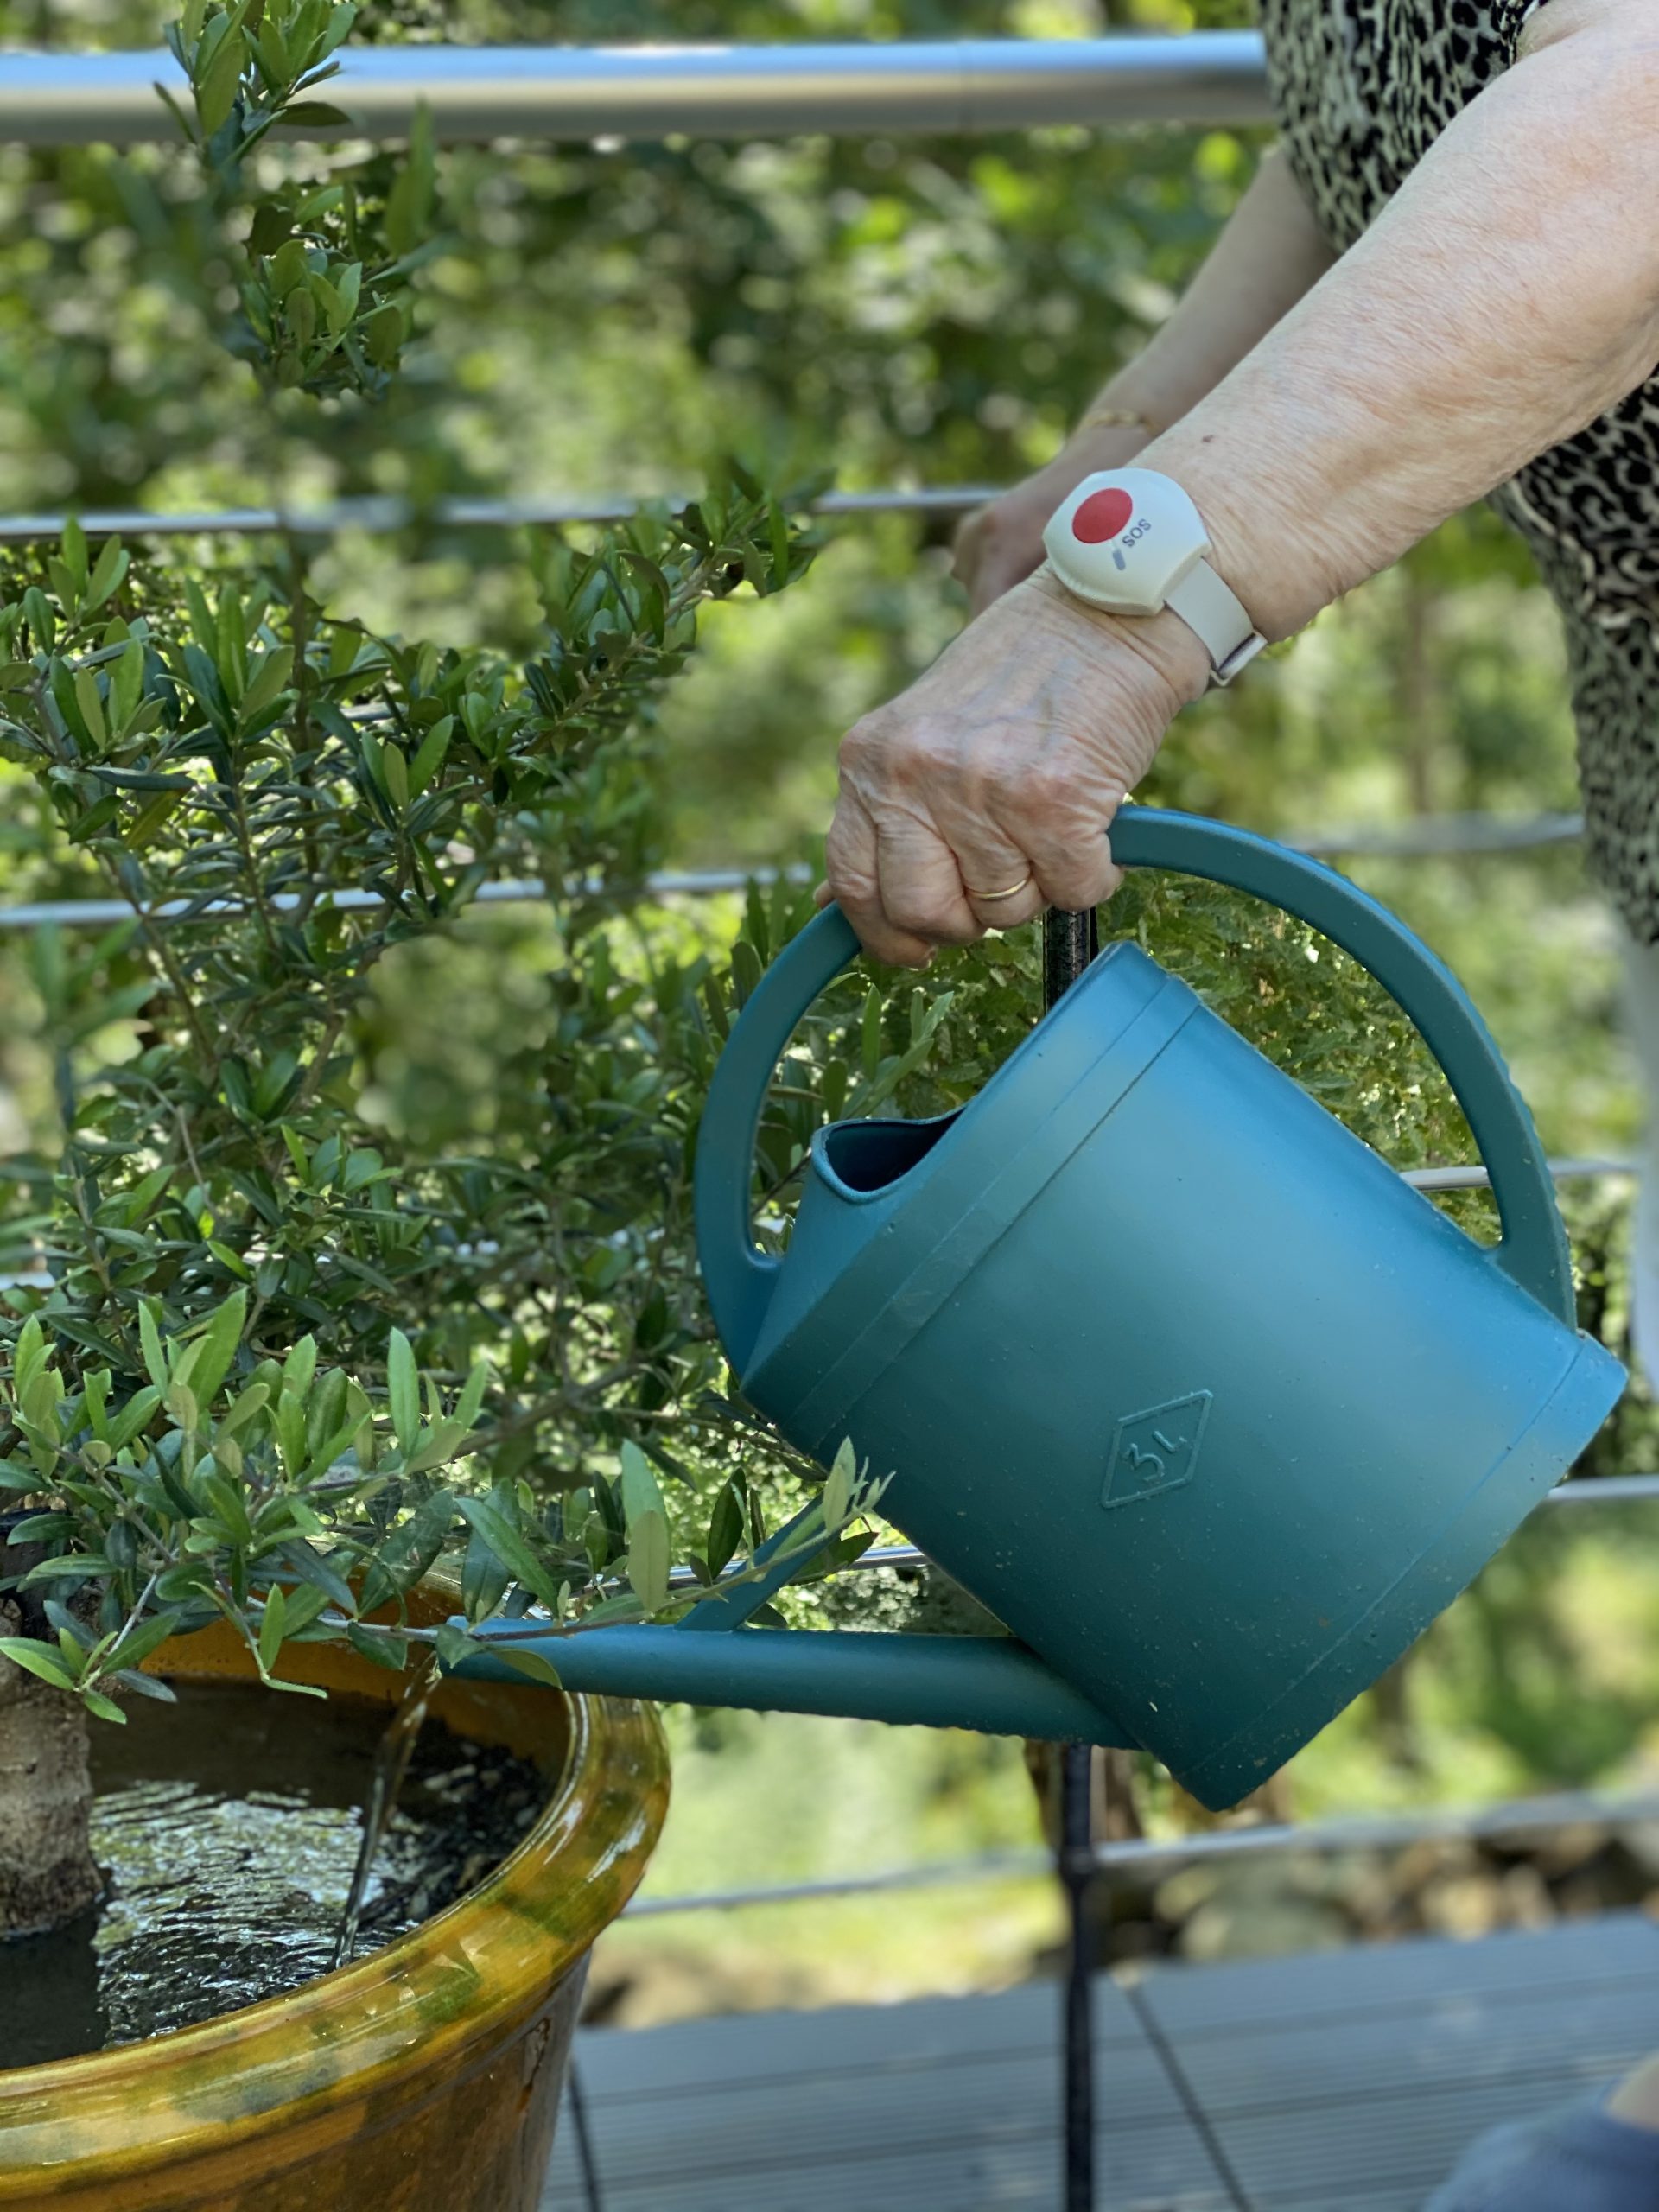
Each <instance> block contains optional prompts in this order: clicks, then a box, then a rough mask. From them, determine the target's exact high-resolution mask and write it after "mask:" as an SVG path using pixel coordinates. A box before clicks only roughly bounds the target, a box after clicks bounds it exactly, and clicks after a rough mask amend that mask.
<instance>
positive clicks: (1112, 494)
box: [1071, 485, 1135, 545]
mask: <svg viewBox="0 0 1659 2212" xmlns="http://www.w3.org/2000/svg"><path fill="white" fill-rule="evenodd" d="M1134 512H1135V501H1134V500H1133V499H1131V498H1130V497H1129V495H1128V493H1127V492H1120V491H1119V490H1118V489H1117V487H1116V485H1113V486H1109V487H1108V488H1107V489H1106V490H1105V491H1103V492H1091V493H1090V494H1089V497H1088V498H1087V499H1085V500H1084V502H1083V504H1082V505H1081V506H1079V507H1078V509H1077V512H1076V514H1074V515H1073V516H1072V518H1071V535H1072V537H1075V538H1076V539H1077V542H1078V543H1079V544H1082V545H1103V544H1104V543H1106V540H1107V539H1108V538H1109V537H1119V536H1121V535H1122V532H1123V531H1124V530H1126V529H1127V528H1128V521H1129V518H1130V516H1131V515H1132V514H1133V513H1134Z"/></svg>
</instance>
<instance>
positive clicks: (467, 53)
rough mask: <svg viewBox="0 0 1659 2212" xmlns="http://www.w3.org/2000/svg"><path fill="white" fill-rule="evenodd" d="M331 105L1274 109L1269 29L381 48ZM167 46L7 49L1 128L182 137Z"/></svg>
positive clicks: (441, 127)
mask: <svg viewBox="0 0 1659 2212" xmlns="http://www.w3.org/2000/svg"><path fill="white" fill-rule="evenodd" d="M343 62H344V66H343V67H342V68H341V70H340V74H339V75H338V76H337V77H334V78H333V79H330V80H329V83H328V86H327V100H328V103H329V105H331V106H335V107H339V108H341V109H343V110H344V111H346V113H347V114H348V115H349V116H350V117H351V118H352V125H351V129H350V130H349V131H342V130H340V126H339V125H337V124H335V125H327V124H310V125H306V126H303V127H302V129H301V130H298V131H296V132H294V133H292V134H291V135H293V136H296V137H305V136H308V137H333V138H339V137H359V138H370V139H381V138H401V137H407V135H408V132H409V127H410V120H411V118H412V117H413V116H414V113H415V111H416V107H417V106H420V105H424V106H426V107H428V108H429V110H430V111H431V114H432V118H433V123H434V125H435V130H436V133H437V136H438V137H440V138H442V139H444V140H448V141H451V142H454V141H460V140H474V139H488V138H528V139H536V140H541V141H543V142H545V141H548V140H560V139H563V140H587V141H592V140H594V139H611V140H617V141H622V140H627V139H652V138H664V137H677V136H680V135H695V136H696V137H704V138H710V137H714V138H771V137H785V136H790V135H793V134H796V133H799V132H821V133H828V134H829V135H831V136H835V137H846V136H849V135H854V136H856V135H862V134H864V133H880V134H883V135H893V134H895V133H899V132H910V131H932V132H940V131H944V132H953V131H963V130H967V131H977V130H1033V129H1035V128H1038V127H1039V126H1041V125H1045V124H1084V125H1087V126H1089V127H1090V128H1095V129H1103V128H1107V127H1111V126H1118V125H1122V124H1141V123H1161V124H1249V123H1264V122H1267V121H1268V120H1269V119H1270V117H1269V109H1268V96H1267V79H1266V68H1265V64H1264V61H1263V57H1262V41H1261V40H1260V39H1259V38H1258V37H1257V36H1256V35H1255V33H1254V32H1251V31H1202V32H1191V33H1188V34H1186V35H1184V36H1179V37H1159V36H1148V37H1117V38H1103V39H961V40H951V41H938V42H926V41H896V42H893V43H891V44H882V45H860V46H852V45H847V46H841V45H837V46H826V45H801V46H664V47H585V48H584V47H548V46H523V47H518V46H512V47H490V46H381V47H367V48H358V49H356V50H354V51H353V52H350V53H348V54H346V55H345V56H344V57H343ZM158 84H162V85H165V86H167V87H168V90H169V92H172V93H173V94H174V96H175V98H177V99H181V100H188V96H189V95H188V87H187V86H186V82H185V79H184V75H183V73H182V71H181V70H180V68H179V67H178V65H177V64H176V63H175V61H174V60H173V58H172V56H171V55H170V54H167V53H164V52H160V51H157V52H144V53H138V54H132V53H125V54H35V53H28V54H25V53H14V54H0V139H10V140H12V141H21V142H22V143H28V144H32V145H50V146H66V145H82V144H87V143H95V142H96V143H116V144H132V143H137V142H141V141H144V140H152V141H154V140H161V141H169V142H170V141H175V140H176V139H177V137H178V125H177V124H176V123H175V120H174V118H173V117H172V116H171V115H170V114H169V112H168V109H167V107H166V105H164V103H163V102H162V100H161V99H160V98H159V97H158V96H157V92H156V86H157V85H158Z"/></svg>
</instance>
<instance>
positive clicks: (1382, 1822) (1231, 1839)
mask: <svg viewBox="0 0 1659 2212" xmlns="http://www.w3.org/2000/svg"><path fill="white" fill-rule="evenodd" d="M1650 1822H1659V1792H1655V1791H1653V1790H1643V1791H1635V1792H1631V1793H1629V1794H1617V1793H1614V1792H1611V1791H1601V1790H1561V1791H1558V1792H1554V1793H1552V1794H1551V1795H1550V1796H1545V1797H1516V1798H1511V1799H1510V1800H1509V1801H1508V1802H1506V1803H1502V1804H1497V1805H1446V1806H1436V1807H1433V1808H1431V1809H1430V1810H1428V1811H1427V1812H1422V1813H1370V1814H1362V1815H1358V1816H1357V1817H1351V1818H1347V1819H1343V1820H1336V1821H1306V1823H1304V1824H1302V1825H1300V1826H1298V1825H1296V1824H1295V1823H1294V1822H1290V1821H1257V1822H1255V1823H1241V1824H1240V1825H1239V1826H1238V1827H1230V1828H1211V1829H1208V1830H1205V1831H1203V1832H1201V1833H1199V1834H1196V1835H1178V1836H1136V1837H1134V1838H1132V1839H1128V1840H1124V1841H1122V1842H1114V1843H1096V1845H1094V1846H1093V1847H1092V1850H1091V1853H1090V1857H1091V1859H1092V1861H1093V1864H1094V1866H1095V1870H1096V1872H1097V1873H1101V1874H1112V1873H1136V1872H1147V1873H1159V1874H1162V1873H1167V1872H1170V1871H1171V1870H1172V1869H1173V1868H1174V1867H1177V1866H1194V1865H1199V1864H1202V1863H1203V1862H1204V1861H1205V1860H1207V1859H1251V1858H1257V1857H1261V1856H1263V1855H1265V1854H1267V1853H1272V1852H1280V1851H1310V1852H1318V1853H1321V1854H1325V1855H1328V1854H1332V1853H1338V1852H1343V1851H1398V1850H1401V1849H1403V1848H1404V1847H1407V1846H1408V1845H1411V1844H1414V1843H1435V1842H1441V1843H1449V1842H1461V1841H1468V1842H1482V1841H1485V1842H1490V1841H1495V1840H1498V1839H1499V1838H1502V1837H1504V1836H1522V1835H1536V1834H1541V1833H1543V1832H1546V1831H1548V1830H1549V1829H1552V1828H1568V1827H1637V1826H1641V1825H1645V1824H1648V1823H1650ZM1053 1867H1054V1861H1053V1857H1052V1853H1049V1852H1046V1851H1040V1850H1035V1849H1033V1850H1029V1851H997V1852H985V1853H981V1854H980V1855H979V1856H978V1857H977V1858H974V1859H936V1860H935V1861H934V1862H933V1863H932V1864H931V1865H927V1864H924V1865H922V1866H891V1867H884V1868H881V1869H880V1870H879V1871H877V1872H873V1873H868V1874H844V1875H833V1876H829V1877H828V1878H824V1879H823V1880H818V1881H804V1882H779V1883H774V1884H772V1885H767V1886H764V1887H755V1888H749V1889H735V1890H697V1891H689V1892H687V1893H685V1894H683V1895H682V1896H679V1897H649V1896H646V1897H636V1898H635V1899H634V1900H633V1902H632V1904H629V1905H628V1906H627V1907H626V1910H625V1917H626V1918H627V1919H630V1920H652V1919H660V1918H663V1917H664V1916H667V1915H668V1914H670V1913H681V1912H734V1911H738V1910H741V1909H742V1908H743V1907H745V1906H747V1905H765V1904H806V1903H810V1902H815V1901H818V1900H822V1899H825V1898H829V1897H877V1896H884V1895H887V1894H888V1893H890V1892H892V1891H899V1890H925V1889H942V1888H944V1887H947V1886H952V1885H956V1884H957V1883H959V1882H976V1881H984V1882H995V1881H1019V1880H1022V1879H1025V1878H1029V1877H1032V1876H1037V1875H1045V1874H1052V1872H1053Z"/></svg>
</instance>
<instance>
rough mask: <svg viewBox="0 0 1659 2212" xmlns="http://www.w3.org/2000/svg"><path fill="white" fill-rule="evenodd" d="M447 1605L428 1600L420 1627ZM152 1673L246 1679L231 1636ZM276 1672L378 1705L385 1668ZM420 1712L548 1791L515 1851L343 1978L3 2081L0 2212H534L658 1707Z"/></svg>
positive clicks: (619, 1903) (168, 1649)
mask: <svg viewBox="0 0 1659 2212" xmlns="http://www.w3.org/2000/svg"><path fill="white" fill-rule="evenodd" d="M448 1610H450V1607H449V1605H448V1594H447V1593H445V1592H441V1591H434V1592H432V1593H431V1597H430V1602H429V1609H428V1618H438V1619H441V1618H443V1616H444V1614H445V1612H446V1611H448ZM149 1667H150V1670H151V1671H152V1672H154V1673H156V1674H161V1675H172V1676H174V1677H175V1678H178V1677H181V1676H185V1675H189V1676H194V1677H196V1678H198V1679H200V1678H201V1677H203V1676H208V1675H220V1676H223V1675H236V1676H241V1677H249V1676H251V1675H252V1673H253V1669H252V1666H251V1662H250V1660H249V1656H248V1654H247V1652H246V1650H245V1649H244V1648H243V1647H242V1646H241V1645H240V1644H239V1643H238V1642H237V1640H236V1639H235V1638H234V1637H232V1634H231V1632H230V1631H229V1630H228V1629H227V1630H215V1629H208V1630H203V1631H202V1633H201V1634H200V1635H199V1636H193V1637H183V1638H181V1639H179V1640H178V1641H177V1642H175V1643H168V1644H164V1645H163V1646H162V1649H160V1650H159V1651H158V1652H157V1653H156V1655H155V1656H154V1658H153V1659H152V1660H151V1661H150V1662H149ZM283 1670H284V1672H285V1673H287V1674H289V1675H292V1676H293V1677H294V1678H295V1679H296V1680H304V1681H315V1682H321V1683H322V1684H323V1685H325V1686H326V1687H327V1688H330V1689H338V1690H346V1691H349V1692H351V1693H352V1694H354V1695H356V1696H359V1697H364V1698H370V1699H373V1700H376V1701H377V1702H378V1703H381V1704H385V1705H387V1706H391V1705H393V1704H395V1703H396V1702H397V1694H398V1690H399V1687H400V1684H399V1678H398V1677H397V1675H391V1674H388V1673H386V1672H385V1670H383V1669H379V1668H377V1667H374V1666H372V1665H370V1664H368V1663H367V1662H365V1661H363V1660H360V1659H359V1658H358V1657H357V1656H356V1655H355V1654H354V1653H353V1652H350V1651H348V1650H338V1649H334V1647H332V1646H329V1645H324V1644H300V1645H296V1646H291V1647H290V1648H289V1651H287V1652H285V1653H284V1655H283ZM432 1709H433V1711H434V1713H435V1715H436V1716H437V1717H438V1718H439V1719H442V1720H444V1721H447V1722H448V1725H449V1726H450V1727H452V1728H454V1730H455V1731H456V1732H457V1733H458V1734H461V1735H463V1736H467V1737H470V1738H473V1739H474V1740H475V1741H477V1742H480V1743H485V1744H491V1745H505V1746H506V1747H507V1748H508V1749H510V1750H512V1751H516V1752H518V1753H520V1754H521V1755H523V1756H525V1757H528V1758H532V1759H534V1760H535V1761H536V1762H537V1764H538V1765H539V1766H540V1767H541V1768H542V1770H543V1772H544V1773H545V1774H546V1775H547V1776H548V1777H549V1779H550V1782H555V1781H556V1784H557V1786H556V1789H555V1791H554V1793H553V1795H552V1796H551V1799H550V1802H549V1804H548V1806H547V1808H546V1809H545V1810H544V1811H543V1814H542V1815H541V1817H540V1818H539V1819H538V1820H537V1823H536V1825H535V1827H533V1828H532V1829H531V1831H530V1833H529V1834H528V1835H527V1836H526V1837H525V1838H524V1841H523V1842H522V1843H521V1844H520V1845H519V1846H518V1849H517V1850H516V1851H515V1852H513V1853H512V1856H511V1857H510V1858H508V1859H504V1860H503V1861H502V1863H501V1865H500V1866H499V1868H498V1869H497V1870H496V1872H494V1873H493V1874H492V1875H490V1876H489V1877H488V1878H487V1879H486V1880H485V1881H484V1882H482V1883H480V1885H479V1886H478V1887H477V1888H476V1889H474V1890H473V1891H470V1892H469V1893H468V1894H467V1896H466V1897H464V1898H462V1899H461V1902H460V1903H459V1904H455V1905H453V1906H451V1907H450V1908H449V1910H448V1911H446V1912H442V1913H439V1914H438V1915H437V1916H436V1917H435V1918H434V1919H432V1920H429V1921H428V1922H427V1923H425V1924H424V1925H423V1927H420V1928H417V1929H415V1930H414V1932H413V1933H412V1934H410V1935H408V1936H401V1937H399V1938H398V1939H397V1941H396V1942H392V1943H390V1944H388V1945H387V1946H386V1948H385V1949H384V1950H381V1951H377V1952H376V1953H375V1954H374V1955H372V1957H369V1958H366V1959H363V1960H360V1961H358V1962H357V1963H356V1964H355V1965H353V1966H350V1967H345V1968H343V1969H342V1970H341V1971H340V1973H338V1974H325V1975H323V1976H322V1977H321V1979H319V1980H315V1981H312V1982H309V1983H308V1984H307V1985H306V1986H304V1987H303V1988H301V1989H296V1990H295V1991H293V1992H292V1993H290V1994H289V1995H288V1996H286V1997H277V1998H271V1999H267V2000H266V2001H265V2002H264V2003H263V2004H259V2005H249V2006H248V2007H247V2008H246V2009H245V2010H244V2011H242V2012H230V2013H226V2014H224V2015H222V2016H221V2017H220V2018H218V2019H215V2020H211V2021H208V2022H207V2023H206V2024H204V2025H202V2026H200V2027H194V2028H181V2029H179V2030H177V2031H175V2032H174V2033H172V2034H170V2035H162V2036H156V2037H151V2038H150V2039H149V2041H148V2042H144V2043H138V2044H125V2045H123V2046H122V2047H120V2048H119V2049H117V2050H106V2051H99V2052H95V2053H93V2054H92V2055H91V2056H87V2057H85V2058H71V2059H63V2060H60V2061H57V2062H54V2063H52V2064H49V2065H45V2066H29V2067H20V2068H17V2069H15V2070H13V2071H11V2072H9V2073H0V2207H3V2208H5V2212H20V2209H21V2208H27V2212H414V2209H415V2208H416V2207H419V2208H420V2212H435V2208H441V2212H534V2208H535V2206H536V2204H537V2201H538V2198H539V2196H540V2195H541V2191H542V2187H543V2177H544V2173H545V2169H546V2165H547V2158H548V2153H549V2152H550V2148H551V2146H552V2140H553V2123H554V2120H555V2118H556V2113H557V2109H558V2099H559V2088H560V2084H561V2082H562V2079H563V2073H564V2063H565V2057H566V2053H567V2050H568V2048H569V2038H570V2031H571V2029H572V2026H573V2025H574V2023H575V2009H576V2003H577V1999H578V1998H579V1995H580V1993H581V1986H582V1973H583V1969H584V1968H585V1966H586V1963H587V1958H588V1949H589V1947H590V1946H591V1945H592V1943H593V1941H594V1937H595V1936H597V1935H598V1934H599V1932H600V1930H601V1929H602V1928H603V1927H605V1926H606V1924H607V1922H609V1921H611V1920H613V1919H614V1918H615V1916H616V1915H617V1914H618V1913H619V1912H620V1910H621V1909H622V1907H623V1905H624V1904H626V1902H627V1899H628V1897H630V1896H631V1895H632V1892H633V1890H634V1889H635V1887H636V1886H637V1885H638V1883H639V1878H640V1876H641V1875H642V1874H643V1873H644V1872H645V1862H646V1860H647V1859H648V1858H649V1857H650V1855H651V1852H652V1847H653V1846H654V1844H655V1843H656V1840H657V1837H658V1831H659V1830H660V1828H661V1827H662V1822H663V1815H664V1811H665V1809H666V1807H667V1801H668V1761H667V1752H666V1748H665V1745H664V1741H663V1736H662V1732H661V1729H660V1728H659V1726H658V1722H657V1718H656V1715H655V1713H654V1712H653V1711H652V1708H651V1707H647V1706H643V1705H637V1704H633V1703H632V1702H630V1701H627V1700H622V1699H606V1698H576V1697H571V1698H566V1697H563V1696H561V1695H559V1694H556V1692H554V1691H551V1690H546V1689H537V1688H533V1687H531V1686H530V1685H529V1684H526V1686H525V1687H524V1688H523V1689H518V1688H505V1687H500V1686H498V1685H496V1684H494V1683H478V1684H474V1683H467V1682H453V1681H446V1682H445V1683H443V1684H442V1687H441V1688H440V1689H439V1690H438V1692H437V1694H435V1697H434V1700H433V1707H432Z"/></svg>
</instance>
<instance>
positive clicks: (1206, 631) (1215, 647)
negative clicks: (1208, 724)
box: [1164, 561, 1268, 683]
mask: <svg viewBox="0 0 1659 2212" xmlns="http://www.w3.org/2000/svg"><path fill="white" fill-rule="evenodd" d="M1164 599H1165V604H1166V606H1169V607H1173V608H1174V610H1175V612H1176V613H1177V614H1179V616H1180V618H1181V620H1182V621H1183V622H1185V624H1186V626H1187V627H1188V629H1189V630H1195V631H1196V632H1198V637H1199V639H1200V640H1201V641H1202V643H1203V645H1204V647H1205V651H1206V652H1208V654H1209V656H1210V662H1211V667H1212V668H1213V669H1214V671H1215V679H1214V680H1215V681H1216V682H1217V683H1231V682H1232V680H1233V678H1234V677H1236V675H1237V674H1238V671H1240V669H1241V668H1243V667H1245V666H1246V665H1247V664H1249V662H1251V661H1253V660H1254V659H1255V657H1256V655H1257V653H1259V652H1261V650H1262V646H1263V645H1266V644H1267V642H1268V641H1267V639H1265V638H1264V637H1263V636H1262V633H1261V632H1260V631H1259V630H1258V629H1257V628H1256V626H1255V623H1254V622H1252V621H1251V620H1250V618H1249V614H1248V613H1246V612H1245V610H1244V606H1243V601H1241V600H1240V599H1239V598H1238V597H1237V595H1236V593H1234V592H1233V591H1232V590H1231V589H1230V587H1229V586H1228V585H1226V584H1224V582H1222V580H1221V578H1220V577H1219V576H1218V575H1217V574H1216V572H1215V570H1214V569H1212V568H1211V565H1210V563H1208V562H1207V561H1199V562H1198V563H1195V565H1194V566H1193V567H1192V568H1191V569H1188V571H1187V573H1186V574H1185V575H1184V576H1183V577H1182V578H1181V580H1180V582H1179V583H1178V584H1173V585H1172V586H1171V587H1170V588H1169V590H1168V591H1167V592H1166V594H1164Z"/></svg>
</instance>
